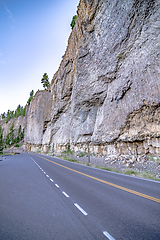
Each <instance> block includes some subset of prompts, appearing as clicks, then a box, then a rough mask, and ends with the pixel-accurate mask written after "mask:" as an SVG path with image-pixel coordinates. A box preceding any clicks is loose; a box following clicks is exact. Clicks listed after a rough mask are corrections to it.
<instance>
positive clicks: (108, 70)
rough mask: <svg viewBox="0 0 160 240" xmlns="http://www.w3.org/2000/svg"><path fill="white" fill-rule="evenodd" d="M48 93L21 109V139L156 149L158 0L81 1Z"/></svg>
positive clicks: (35, 143) (159, 115)
mask: <svg viewBox="0 0 160 240" xmlns="http://www.w3.org/2000/svg"><path fill="white" fill-rule="evenodd" d="M77 14H78V16H77V20H76V24H75V26H74V28H73V31H72V33H71V35H70V37H69V40H68V47H67V50H66V52H65V54H64V57H63V60H62V62H61V64H60V67H59V69H58V71H57V73H56V74H55V76H54V79H53V80H52V82H51V86H50V92H49V91H41V92H39V93H38V94H37V96H36V97H35V98H34V99H33V100H32V102H31V105H30V107H29V110H28V113H27V128H26V132H25V136H26V137H25V141H26V144H27V146H28V148H29V149H31V150H35V148H36V149H38V148H39V147H42V149H43V150H44V151H47V150H48V148H50V149H51V150H52V151H53V150H56V151H58V150H60V149H63V148H64V147H66V146H67V145H70V146H71V147H72V148H73V149H74V150H78V149H85V148H87V147H88V146H89V147H90V151H91V152H103V153H106V154H107V153H114V152H119V153H132V154H140V153H146V152H150V153H154V154H159V153H160V17H159V16H160V0H125V1H120V0H81V1H80V3H79V6H78V12H77Z"/></svg>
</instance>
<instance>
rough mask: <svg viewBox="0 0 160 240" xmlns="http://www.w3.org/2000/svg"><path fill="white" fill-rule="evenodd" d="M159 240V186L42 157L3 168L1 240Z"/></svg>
mask: <svg viewBox="0 0 160 240" xmlns="http://www.w3.org/2000/svg"><path fill="white" fill-rule="evenodd" d="M1 239H2V240H5V239H6V240H11V239H12V240H17V239H22V240H23V239H29V240H30V239H38V240H41V239H43V240H44V239H45V240H51V239H57V240H61V239H62V240H65V239H68V240H72V239H73V240H75V239H76V240H77V239H82V240H87V239H98V240H103V239H110V240H114V239H116V240H118V239H122V240H125V239H127V240H132V239H133V240H141V239H143V240H160V183H159V182H154V181H149V180H144V179H139V178H134V177H129V176H126V175H121V174H117V173H111V172H107V171H102V170H98V169H94V168H90V167H86V166H83V165H79V164H76V163H70V162H67V161H64V160H60V159H57V158H53V157H48V156H44V155H38V154H20V155H15V156H10V157H7V158H6V160H4V161H2V162H0V240H1Z"/></svg>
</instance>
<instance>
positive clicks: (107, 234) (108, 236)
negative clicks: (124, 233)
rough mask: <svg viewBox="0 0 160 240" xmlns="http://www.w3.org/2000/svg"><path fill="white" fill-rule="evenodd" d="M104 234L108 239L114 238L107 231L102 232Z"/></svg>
mask: <svg viewBox="0 0 160 240" xmlns="http://www.w3.org/2000/svg"><path fill="white" fill-rule="evenodd" d="M103 234H104V236H106V237H107V238H108V239H109V240H115V239H114V238H113V237H112V236H111V235H110V234H109V233H108V232H107V231H104V232H103Z"/></svg>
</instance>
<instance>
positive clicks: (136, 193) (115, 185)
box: [39, 156, 160, 203]
mask: <svg viewBox="0 0 160 240" xmlns="http://www.w3.org/2000/svg"><path fill="white" fill-rule="evenodd" d="M39 157H41V156H39ZM41 158H43V159H45V160H47V161H49V162H51V163H54V164H56V165H58V166H60V167H63V168H65V169H68V170H70V171H72V172H75V173H78V174H81V175H83V176H85V177H88V178H91V179H94V180H96V181H98V182H102V183H105V184H107V185H109V186H112V187H115V188H118V189H121V190H123V191H126V192H129V193H132V194H135V195H137V196H140V197H143V198H146V199H149V200H152V201H154V202H158V203H160V199H159V198H155V197H152V196H149V195H146V194H143V193H140V192H137V191H134V190H131V189H129V188H125V187H122V186H119V185H117V184H114V183H110V182H108V181H105V180H102V179H100V178H96V177H93V176H91V175H88V174H85V173H82V172H79V171H76V170H74V169H72V168H69V167H66V166H63V165H61V164H59V163H56V162H54V161H51V160H49V159H47V158H44V157H41Z"/></svg>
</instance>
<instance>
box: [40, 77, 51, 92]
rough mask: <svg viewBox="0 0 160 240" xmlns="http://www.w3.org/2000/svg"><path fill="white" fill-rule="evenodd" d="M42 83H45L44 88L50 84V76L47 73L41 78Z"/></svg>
mask: <svg viewBox="0 0 160 240" xmlns="http://www.w3.org/2000/svg"><path fill="white" fill-rule="evenodd" d="M41 83H42V84H43V87H44V89H47V88H48V87H49V86H50V82H49V78H48V75H47V73H44V74H43V78H42V79H41Z"/></svg>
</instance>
